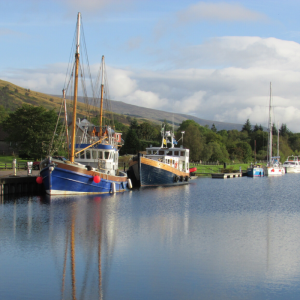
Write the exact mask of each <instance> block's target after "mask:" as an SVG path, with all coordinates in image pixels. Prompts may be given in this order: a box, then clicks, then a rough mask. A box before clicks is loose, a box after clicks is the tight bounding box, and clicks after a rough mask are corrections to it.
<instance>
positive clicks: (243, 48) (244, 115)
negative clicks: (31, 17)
mask: <svg viewBox="0 0 300 300" xmlns="http://www.w3.org/2000/svg"><path fill="white" fill-rule="evenodd" d="M212 44H213V46H212ZM254 45H255V47H254ZM198 47H199V48H201V51H200V52H199V53H198V55H197V53H196V52H195V53H194V55H193V56H191V57H189V56H188V57H187V60H186V66H187V67H186V68H173V69H170V70H167V71H166V70H164V71H162V70H156V71H149V70H141V69H139V70H134V69H120V68H113V67H110V66H108V67H107V74H108V82H109V87H110V96H111V98H112V99H115V100H118V101H124V102H127V103H130V104H135V105H139V106H144V107H148V108H156V109H161V110H165V111H170V112H177V113H185V114H191V115H193V116H197V117H199V118H203V119H207V120H213V121H224V122H231V123H240V124H242V123H244V122H245V121H246V119H248V118H249V119H250V122H251V123H252V124H256V123H258V124H262V125H263V126H266V125H267V120H268V109H267V107H268V104H269V85H270V82H272V85H273V104H274V113H275V119H274V121H275V122H276V124H277V122H279V123H280V124H281V123H286V124H287V126H288V128H289V129H291V130H293V131H296V132H300V122H299V115H300V102H299V97H300V96H299V95H300V85H299V82H300V56H299V53H300V45H299V44H297V43H294V42H289V41H283V40H278V39H273V38H271V39H262V38H258V37H253V38H252V37H241V38H239V37H224V38H219V39H216V40H215V41H213V40H212V41H210V42H209V43H204V44H202V45H200V46H198ZM257 48H263V49H264V51H254V50H253V51H251V49H257ZM183 51H184V49H183ZM219 53H222V54H221V55H220V57H219V60H217V62H216V63H215V66H211V67H210V68H208V69H203V67H201V64H202V63H201V62H199V60H200V59H201V60H203V61H205V59H207V61H210V60H211V64H212V65H213V64H214V62H213V57H214V56H216V57H218V54H219ZM266 53H267V54H266ZM234 58H236V59H234ZM170 61H171V58H170ZM177 63H178V62H177V61H175V62H174V65H176V64H177ZM190 65H194V67H193V68H192V67H189V66H190ZM220 65H224V66H225V67H220ZM98 67H99V65H94V66H92V75H93V76H94V77H96V74H97V70H98ZM65 70H66V65H65V64H57V65H51V66H46V67H45V68H44V69H39V70H13V71H12V70H6V71H5V72H2V74H6V76H5V77H2V79H4V80H8V81H11V82H13V83H16V84H19V85H21V86H23V87H25V88H30V89H32V90H38V91H41V92H46V93H52V94H60V93H61V90H62V88H63V83H64V80H65Z"/></svg>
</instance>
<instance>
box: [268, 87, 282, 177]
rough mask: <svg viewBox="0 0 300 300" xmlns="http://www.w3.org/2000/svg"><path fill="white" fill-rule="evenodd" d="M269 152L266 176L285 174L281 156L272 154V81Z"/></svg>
mask: <svg viewBox="0 0 300 300" xmlns="http://www.w3.org/2000/svg"><path fill="white" fill-rule="evenodd" d="M268 141H269V153H268V163H267V165H266V166H265V167H264V175H265V176H281V175H283V174H285V168H283V167H282V165H281V164H280V156H279V153H277V156H272V83H271V82H270V103H269V138H268ZM277 145H278V152H279V136H278V143H277Z"/></svg>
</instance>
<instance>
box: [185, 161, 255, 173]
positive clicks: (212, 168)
mask: <svg viewBox="0 0 300 300" xmlns="http://www.w3.org/2000/svg"><path fill="white" fill-rule="evenodd" d="M249 165H250V164H234V165H229V164H228V165H227V166H226V172H227V173H230V172H235V171H238V170H240V167H241V169H242V171H246V170H247V168H248V167H249ZM194 167H196V168H197V171H196V173H198V174H211V173H221V172H222V171H224V167H223V165H217V166H216V165H199V164H193V163H190V168H194Z"/></svg>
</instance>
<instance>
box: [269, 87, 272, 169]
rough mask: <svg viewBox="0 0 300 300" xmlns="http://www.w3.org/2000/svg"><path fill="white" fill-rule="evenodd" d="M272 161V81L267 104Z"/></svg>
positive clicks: (270, 157) (270, 156)
mask: <svg viewBox="0 0 300 300" xmlns="http://www.w3.org/2000/svg"><path fill="white" fill-rule="evenodd" d="M271 161H272V83H271V82H270V104H269V162H270V163H271Z"/></svg>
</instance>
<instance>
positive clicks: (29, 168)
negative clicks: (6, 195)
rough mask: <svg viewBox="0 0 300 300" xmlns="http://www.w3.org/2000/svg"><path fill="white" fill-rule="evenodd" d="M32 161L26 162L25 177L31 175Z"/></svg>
mask: <svg viewBox="0 0 300 300" xmlns="http://www.w3.org/2000/svg"><path fill="white" fill-rule="evenodd" d="M32 164H33V163H32V161H28V162H27V176H31V175H32Z"/></svg>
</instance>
